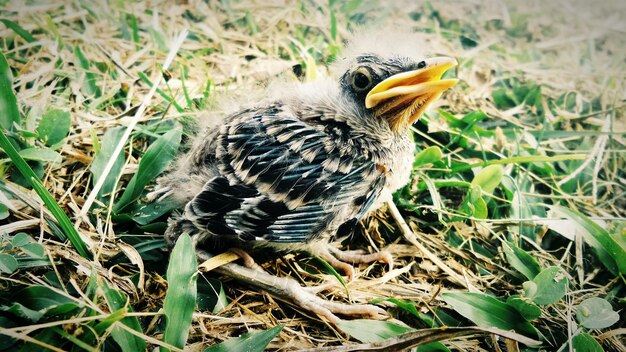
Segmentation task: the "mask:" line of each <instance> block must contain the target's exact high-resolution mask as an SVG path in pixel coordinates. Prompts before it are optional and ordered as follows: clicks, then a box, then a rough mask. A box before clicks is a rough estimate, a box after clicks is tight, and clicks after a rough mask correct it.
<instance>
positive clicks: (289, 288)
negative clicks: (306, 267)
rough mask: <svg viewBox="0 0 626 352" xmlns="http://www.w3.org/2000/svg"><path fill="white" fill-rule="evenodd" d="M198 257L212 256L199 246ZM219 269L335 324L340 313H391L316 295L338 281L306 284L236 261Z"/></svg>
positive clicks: (380, 315)
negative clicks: (313, 284) (239, 263)
mask: <svg viewBox="0 0 626 352" xmlns="http://www.w3.org/2000/svg"><path fill="white" fill-rule="evenodd" d="M198 257H199V258H200V259H201V260H205V259H208V258H209V257H210V255H208V254H207V253H206V252H204V251H201V250H199V251H198ZM215 271H217V272H219V273H221V274H223V275H226V276H229V277H231V278H234V279H236V280H239V281H243V282H245V283H247V284H249V285H252V286H254V287H257V288H259V289H262V290H265V291H267V292H268V293H270V294H272V295H273V296H275V297H276V298H278V299H281V300H284V301H289V302H292V303H293V304H294V305H295V306H297V307H300V308H302V309H305V310H307V311H309V312H312V313H315V314H317V315H318V316H320V317H322V318H324V319H326V320H328V321H329V322H331V323H333V324H335V325H336V324H337V323H339V322H340V321H341V319H340V318H339V317H338V316H337V314H339V315H346V316H361V317H363V316H365V317H368V318H373V319H384V318H386V317H388V315H387V313H386V312H385V310H383V309H381V308H379V307H376V306H374V305H371V304H347V303H338V302H331V301H327V300H325V299H323V298H321V297H318V296H316V294H317V293H319V292H321V291H325V290H328V289H330V288H332V287H334V284H324V285H320V286H314V287H302V286H300V284H298V282H297V281H296V280H294V279H292V278H290V277H277V276H274V275H271V274H269V273H267V272H265V271H263V270H259V269H254V268H247V267H245V266H242V265H238V264H235V263H228V264H225V265H222V266H220V267H218V268H216V269H215Z"/></svg>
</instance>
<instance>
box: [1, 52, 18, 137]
mask: <svg viewBox="0 0 626 352" xmlns="http://www.w3.org/2000/svg"><path fill="white" fill-rule="evenodd" d="M12 76H13V74H12V73H11V68H10V67H9V63H8V62H7V60H6V58H5V57H4V55H3V54H2V53H0V107H2V108H1V109H0V110H1V111H2V113H0V126H2V128H4V129H5V130H8V131H12V130H13V124H14V123H15V124H19V123H20V111H19V110H18V108H17V99H16V98H15V93H13V87H12V82H13V79H12Z"/></svg>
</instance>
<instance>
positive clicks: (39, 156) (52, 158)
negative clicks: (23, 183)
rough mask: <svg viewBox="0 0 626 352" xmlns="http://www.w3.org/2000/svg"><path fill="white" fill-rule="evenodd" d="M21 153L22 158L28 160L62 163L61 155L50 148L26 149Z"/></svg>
mask: <svg viewBox="0 0 626 352" xmlns="http://www.w3.org/2000/svg"><path fill="white" fill-rule="evenodd" d="M19 153H20V156H21V157H22V158H24V159H26V160H35V161H44V162H50V163H57V162H60V161H61V159H62V157H61V154H59V153H57V152H55V151H54V150H52V149H48V148H37V147H32V148H26V149H22V150H20V152H19Z"/></svg>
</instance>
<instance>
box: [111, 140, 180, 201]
mask: <svg viewBox="0 0 626 352" xmlns="http://www.w3.org/2000/svg"><path fill="white" fill-rule="evenodd" d="M181 136H182V131H181V130H180V129H175V130H171V131H169V132H167V133H165V134H164V135H162V136H161V137H159V138H157V140H156V141H154V143H152V144H151V145H150V147H148V149H147V150H146V152H145V153H144V155H143V157H142V158H141V161H140V162H139V168H138V169H137V173H136V174H135V175H133V177H132V178H131V180H130V182H129V183H128V185H127V186H126V190H125V191H124V193H123V194H122V197H121V198H120V199H119V200H118V202H117V204H115V207H114V208H113V211H114V212H115V213H120V211H121V210H123V209H124V207H126V206H127V205H128V204H130V203H131V202H133V201H135V200H136V199H137V198H139V196H140V195H141V193H142V192H143V190H144V188H145V186H146V185H147V184H148V183H149V182H150V181H152V180H153V179H154V178H155V177H157V176H158V175H159V174H161V173H162V172H163V171H164V170H165V169H166V168H167V166H168V165H169V164H170V163H171V162H172V160H173V159H174V157H175V156H176V151H177V150H178V146H179V145H180V139H181Z"/></svg>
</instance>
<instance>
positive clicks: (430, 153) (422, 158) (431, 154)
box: [413, 146, 443, 168]
mask: <svg viewBox="0 0 626 352" xmlns="http://www.w3.org/2000/svg"><path fill="white" fill-rule="evenodd" d="M442 156H443V154H442V153H441V149H439V147H436V146H431V147H428V148H426V149H424V150H422V151H421V152H419V153H418V154H417V155H416V156H415V160H414V161H413V167H414V168H415V167H418V166H422V165H426V164H431V163H434V162H435V161H439V160H441V158H442Z"/></svg>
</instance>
